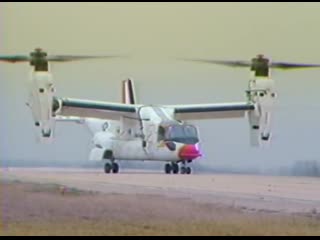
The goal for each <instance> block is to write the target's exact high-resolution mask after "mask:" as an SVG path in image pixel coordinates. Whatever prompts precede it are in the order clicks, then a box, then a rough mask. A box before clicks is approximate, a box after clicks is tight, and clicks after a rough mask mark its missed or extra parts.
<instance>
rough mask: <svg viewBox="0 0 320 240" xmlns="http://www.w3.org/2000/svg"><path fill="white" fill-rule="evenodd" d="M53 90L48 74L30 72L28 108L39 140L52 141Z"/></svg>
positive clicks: (53, 125)
mask: <svg viewBox="0 0 320 240" xmlns="http://www.w3.org/2000/svg"><path fill="white" fill-rule="evenodd" d="M54 92H55V89H54V86H53V82H52V76H51V74H50V73H49V72H32V73H31V77H30V98H29V102H28V104H27V105H28V106H29V107H30V108H31V111H32V116H33V120H34V124H35V127H36V130H37V132H38V136H39V138H40V140H41V141H42V140H47V139H52V138H53V136H54V128H55V120H54V117H53V107H52V106H53V95H54Z"/></svg>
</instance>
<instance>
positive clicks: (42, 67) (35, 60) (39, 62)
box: [0, 48, 120, 71]
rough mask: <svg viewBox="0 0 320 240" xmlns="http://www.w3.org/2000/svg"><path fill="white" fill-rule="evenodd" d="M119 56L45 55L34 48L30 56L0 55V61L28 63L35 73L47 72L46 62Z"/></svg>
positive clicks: (39, 49) (40, 50)
mask: <svg viewBox="0 0 320 240" xmlns="http://www.w3.org/2000/svg"><path fill="white" fill-rule="evenodd" d="M116 57H120V56H89V55H83V56H81V55H80V56H78V55H49V56H48V55H47V53H46V52H44V51H43V50H42V49H41V48H36V49H35V50H34V51H33V52H31V53H30V55H5V56H1V55H0V61H4V62H9V63H20V62H30V65H32V66H34V67H35V71H48V62H70V61H79V60H87V59H99V58H116Z"/></svg>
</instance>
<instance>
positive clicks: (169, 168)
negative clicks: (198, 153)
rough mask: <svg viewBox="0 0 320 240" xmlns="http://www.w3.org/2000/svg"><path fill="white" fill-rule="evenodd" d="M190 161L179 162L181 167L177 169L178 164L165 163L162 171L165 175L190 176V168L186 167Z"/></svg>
mask: <svg viewBox="0 0 320 240" xmlns="http://www.w3.org/2000/svg"><path fill="white" fill-rule="evenodd" d="M191 162H192V161H187V162H186V161H182V162H181V167H179V165H178V163H176V162H172V163H171V164H170V163H167V164H166V165H165V167H164V171H165V173H166V174H171V173H173V174H178V173H179V172H180V173H181V174H191V173H192V169H191V167H189V166H188V165H187V163H191Z"/></svg>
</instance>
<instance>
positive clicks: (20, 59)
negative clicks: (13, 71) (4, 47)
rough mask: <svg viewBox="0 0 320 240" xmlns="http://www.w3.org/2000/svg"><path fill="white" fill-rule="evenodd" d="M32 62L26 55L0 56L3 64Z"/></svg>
mask: <svg viewBox="0 0 320 240" xmlns="http://www.w3.org/2000/svg"><path fill="white" fill-rule="evenodd" d="M29 60H30V57H29V56H26V55H7V56H0V61H3V62H10V63H15V62H28V61H29Z"/></svg>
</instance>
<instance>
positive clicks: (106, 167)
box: [104, 163, 112, 174]
mask: <svg viewBox="0 0 320 240" xmlns="http://www.w3.org/2000/svg"><path fill="white" fill-rule="evenodd" d="M111 170H112V165H111V164H110V163H106V164H105V165H104V172H105V173H107V174H109V173H110V172H111Z"/></svg>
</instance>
